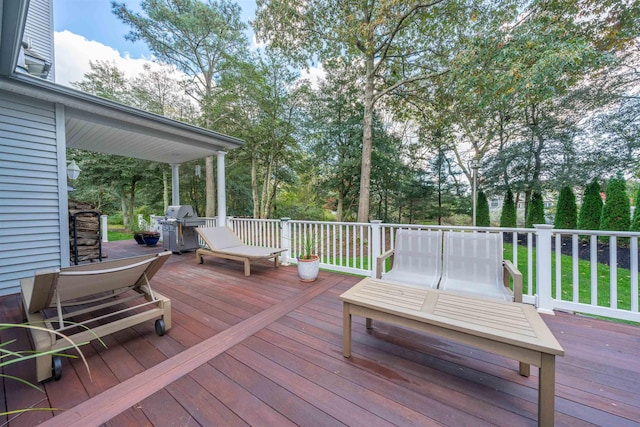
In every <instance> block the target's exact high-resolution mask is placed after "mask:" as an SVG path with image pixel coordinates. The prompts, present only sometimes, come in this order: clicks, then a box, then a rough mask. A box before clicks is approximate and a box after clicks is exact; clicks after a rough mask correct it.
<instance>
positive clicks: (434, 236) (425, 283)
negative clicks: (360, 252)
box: [377, 229, 522, 302]
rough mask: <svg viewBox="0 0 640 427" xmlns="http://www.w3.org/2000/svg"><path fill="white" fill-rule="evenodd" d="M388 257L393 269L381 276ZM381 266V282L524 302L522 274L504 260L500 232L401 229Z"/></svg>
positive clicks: (379, 265)
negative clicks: (511, 285)
mask: <svg viewBox="0 0 640 427" xmlns="http://www.w3.org/2000/svg"><path fill="white" fill-rule="evenodd" d="M387 259H391V260H392V268H391V270H389V271H388V272H383V271H384V266H385V262H386V260H387ZM377 266H378V270H377V271H378V275H377V278H378V279H382V280H385V281H390V282H396V283H401V284H404V285H407V286H413V287H417V288H424V289H439V290H443V291H447V292H457V293H461V294H466V295H473V296H477V297H484V298H491V299H498V300H504V301H516V302H522V274H521V273H520V272H519V271H518V269H517V268H516V267H515V266H514V265H513V263H512V262H511V261H508V260H504V259H502V235H501V234H500V233H485V232H457V231H446V232H444V233H443V232H442V231H440V230H408V229H399V230H398V231H397V233H396V241H395V248H394V249H392V250H389V251H387V252H385V253H384V254H382V255H381V256H379V257H378V259H377ZM511 281H513V290H511V288H510V282H511Z"/></svg>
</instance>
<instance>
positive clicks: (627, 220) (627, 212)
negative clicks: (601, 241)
mask: <svg viewBox="0 0 640 427" xmlns="http://www.w3.org/2000/svg"><path fill="white" fill-rule="evenodd" d="M606 194H607V196H606V199H605V202H604V206H603V207H602V217H601V219H600V230H611V231H628V230H629V227H630V225H631V207H630V205H629V196H628V195H627V184H626V181H625V179H624V177H623V176H622V174H618V175H617V176H615V177H613V178H611V179H610V180H609V182H608V183H607V192H606Z"/></svg>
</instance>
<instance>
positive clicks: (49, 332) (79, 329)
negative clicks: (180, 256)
mask: <svg viewBox="0 0 640 427" xmlns="http://www.w3.org/2000/svg"><path fill="white" fill-rule="evenodd" d="M170 255H171V252H162V253H159V254H152V255H143V256H137V257H132V258H124V259H116V260H112V261H105V262H100V263H92V264H83V265H77V266H73V267H67V268H61V269H50V270H43V271H37V272H36V273H35V275H34V277H30V278H26V279H22V280H21V281H20V286H21V288H22V302H23V305H24V310H25V313H26V317H27V321H28V322H29V324H30V325H34V326H40V327H44V328H46V330H42V329H31V335H32V338H33V342H34V346H35V350H36V351H37V352H41V353H42V352H45V354H43V355H41V356H39V357H37V358H36V375H37V380H38V381H44V380H46V379H48V378H51V377H52V376H53V377H54V379H59V378H60V376H61V375H62V361H61V359H60V357H59V356H55V355H53V356H54V357H52V353H56V350H60V349H63V348H66V347H68V346H69V343H68V341H66V340H65V339H62V338H61V337H60V335H57V334H55V333H53V331H56V332H61V333H63V334H64V335H66V336H67V337H68V338H70V339H71V340H72V341H73V342H74V343H76V344H81V343H86V342H88V341H91V340H92V339H95V338H97V337H102V336H105V335H109V334H112V333H114V332H116V331H119V330H122V329H125V328H128V327H131V326H133V325H137V324H139V323H142V322H145V321H147V320H151V319H154V318H157V320H156V323H155V330H156V333H157V334H158V335H164V333H165V331H166V330H168V329H170V328H171V301H170V300H169V299H168V298H166V297H164V296H162V295H160V294H159V293H157V292H154V291H152V290H151V285H150V283H149V280H151V278H152V277H153V276H154V275H155V274H156V273H157V272H158V270H159V269H160V267H162V265H163V264H164V263H165V261H166V260H167V259H169V256H170ZM141 297H144V298H145V299H146V302H141V303H140V304H137V305H135V306H125V305H123V303H125V302H128V301H130V300H133V299H137V298H141ZM48 309H49V310H48ZM69 318H74V319H73V321H69V320H67V319H69ZM47 352H48V353H47Z"/></svg>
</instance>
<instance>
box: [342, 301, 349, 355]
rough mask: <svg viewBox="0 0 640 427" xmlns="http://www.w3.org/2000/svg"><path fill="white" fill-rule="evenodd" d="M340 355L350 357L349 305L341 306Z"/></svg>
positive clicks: (346, 303)
mask: <svg viewBox="0 0 640 427" xmlns="http://www.w3.org/2000/svg"><path fill="white" fill-rule="evenodd" d="M342 355H343V356H344V357H351V304H349V303H348V302H345V303H343V304H342Z"/></svg>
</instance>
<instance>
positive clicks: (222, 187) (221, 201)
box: [218, 151, 227, 227]
mask: <svg viewBox="0 0 640 427" xmlns="http://www.w3.org/2000/svg"><path fill="white" fill-rule="evenodd" d="M225 154H227V153H226V152H225V151H218V226H219V227H223V226H225V225H226V221H227V192H226V191H227V190H226V188H227V186H226V182H225V171H224V155H225Z"/></svg>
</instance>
